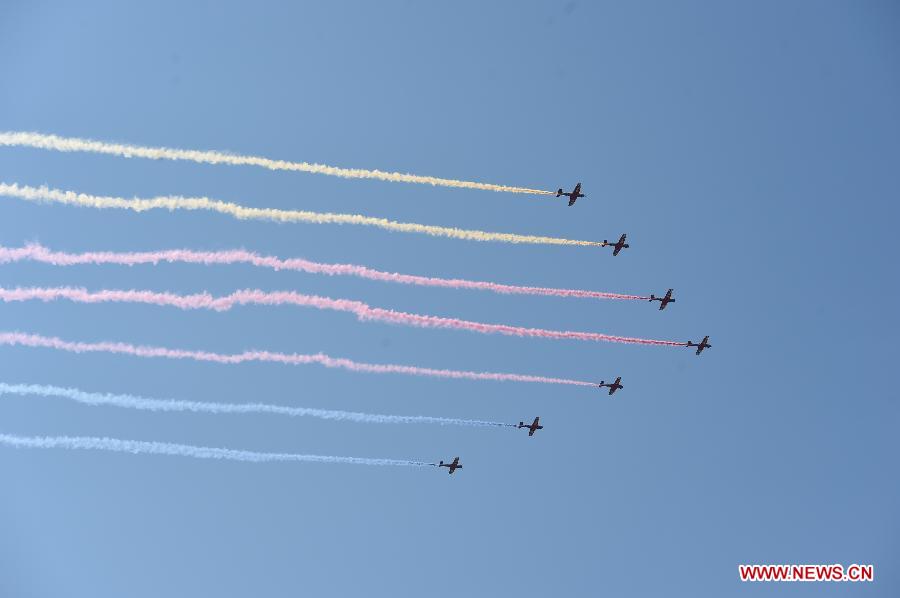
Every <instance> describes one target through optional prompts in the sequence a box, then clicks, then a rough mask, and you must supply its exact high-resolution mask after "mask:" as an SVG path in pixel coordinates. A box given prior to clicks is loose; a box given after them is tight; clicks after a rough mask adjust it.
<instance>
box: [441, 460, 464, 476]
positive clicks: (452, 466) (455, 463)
mask: <svg viewBox="0 0 900 598" xmlns="http://www.w3.org/2000/svg"><path fill="white" fill-rule="evenodd" d="M438 467H446V468H448V469H450V471H448V472H447V473H450V474H452V473H453V472H454V471H456V470H457V469H462V465H460V464H459V457H456V458H455V459H453V463H444V462H443V461H441V462H440V464H438Z"/></svg>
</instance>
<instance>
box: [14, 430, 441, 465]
mask: <svg viewBox="0 0 900 598" xmlns="http://www.w3.org/2000/svg"><path fill="white" fill-rule="evenodd" d="M0 444H3V445H6V446H10V447H13V448H42V449H54V448H55V449H68V450H92V451H113V452H117V453H132V454H135V455H172V456H178V457H194V458H195V459H226V460H229V461H243V462H245V463H272V462H289V461H293V462H298V461H299V462H306V463H349V464H353V465H405V466H408V467H436V466H437V464H436V463H426V462H424V461H411V460H407V459H370V458H367V457H335V456H331V455H299V454H295V453H257V452H253V451H242V450H235V449H224V448H211V447H206V446H191V445H188V444H174V443H170V442H146V441H143V440H119V439H117V438H95V437H90V436H13V435H12V434H0Z"/></svg>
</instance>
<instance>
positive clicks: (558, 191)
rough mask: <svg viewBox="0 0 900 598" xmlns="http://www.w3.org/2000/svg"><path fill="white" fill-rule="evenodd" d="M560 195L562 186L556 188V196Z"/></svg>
mask: <svg viewBox="0 0 900 598" xmlns="http://www.w3.org/2000/svg"><path fill="white" fill-rule="evenodd" d="M560 195H562V187H560V188H559V189H557V190H556V197H559V196H560Z"/></svg>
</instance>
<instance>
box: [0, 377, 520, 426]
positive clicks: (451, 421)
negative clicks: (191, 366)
mask: <svg viewBox="0 0 900 598" xmlns="http://www.w3.org/2000/svg"><path fill="white" fill-rule="evenodd" d="M5 394H11V395H20V396H44V397H59V398H64V399H69V400H72V401H76V402H78V403H82V404H84V405H91V406H101V405H109V406H113V407H124V408H127V409H140V410H144V411H163V412H165V411H190V412H194V413H211V414H245V413H270V414H273V415H288V416H292V417H318V418H320V419H327V420H333V421H349V422H357V423H364V424H438V425H442V426H446V425H452V426H472V427H495V428H507V427H509V428H515V427H516V425H515V424H505V423H502V422H489V421H480V420H471V419H458V418H451V417H429V416H424V415H382V414H377V413H360V412H357V411H337V410H333V409H312V408H308V407H285V406H282V405H267V404H264V403H237V404H234V403H207V402H201V401H180V400H174V399H148V398H144V397H137V396H134V395H117V394H108V393H96V392H85V391H83V390H78V389H76V388H61V387H59V386H46V385H40V384H7V383H5V382H0V395H5Z"/></svg>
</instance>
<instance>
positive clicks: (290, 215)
mask: <svg viewBox="0 0 900 598" xmlns="http://www.w3.org/2000/svg"><path fill="white" fill-rule="evenodd" d="M0 195H2V196H6V197H15V198H18V199H24V200H26V201H34V202H41V201H47V202H54V203H60V204H69V205H76V206H80V207H83V208H95V209H99V210H108V209H117V210H132V211H134V212H146V211H147V210H160V209H162V210H170V211H172V210H206V211H210V212H218V213H220V214H227V215H229V216H232V217H233V218H237V219H238V220H269V221H273V222H292V223H299V222H302V223H306V224H355V225H360V226H373V227H375V228H380V229H383V230H389V231H393V232H401V233H418V234H424V235H431V236H432V237H446V238H448V239H460V240H463V241H498V242H501V243H527V244H535V245H571V246H575V245H578V246H582V247H606V246H607V245H609V243H606V242H599V243H598V242H596V241H579V240H575V239H563V238H560V237H543V236H539V235H518V234H514V233H493V232H487V231H481V230H470V229H464V228H453V227H449V226H436V225H432V224H418V223H416V222H396V221H394V220H388V219H387V218H374V217H371V216H362V215H360V214H334V213H331V212H309V211H305V210H279V209H275V208H248V207H246V206H242V205H239V204H236V203H230V202H226V201H220V200H217V199H210V198H208V197H180V196H177V195H166V196H163V197H153V198H150V199H140V198H133V199H128V198H125V197H107V196H102V195H90V194H88V193H76V192H74V191H62V190H60V189H50V188H48V187H30V186H28V185H19V184H16V183H12V184H9V183H0Z"/></svg>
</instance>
